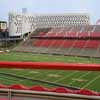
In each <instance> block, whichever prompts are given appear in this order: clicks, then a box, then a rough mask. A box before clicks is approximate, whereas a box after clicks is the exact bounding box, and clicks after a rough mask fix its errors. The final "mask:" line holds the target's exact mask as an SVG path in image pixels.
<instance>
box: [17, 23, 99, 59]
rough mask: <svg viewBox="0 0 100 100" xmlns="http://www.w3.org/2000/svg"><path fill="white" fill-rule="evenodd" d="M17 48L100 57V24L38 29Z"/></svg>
mask: <svg viewBox="0 0 100 100" xmlns="http://www.w3.org/2000/svg"><path fill="white" fill-rule="evenodd" d="M16 48H17V49H15V50H17V51H18V48H20V50H22V51H25V52H26V51H27V52H38V53H51V54H63V55H75V56H89V57H100V55H99V53H100V52H99V49H100V26H99V25H88V26H87V25H84V26H67V27H63V28H61V27H59V28H58V27H57V28H45V29H36V30H35V31H34V32H33V33H32V34H31V35H30V36H29V37H28V39H26V40H25V41H24V42H23V43H22V45H20V46H18V47H16Z"/></svg>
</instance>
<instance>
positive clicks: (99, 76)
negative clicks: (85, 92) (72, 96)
mask: <svg viewBox="0 0 100 100" xmlns="http://www.w3.org/2000/svg"><path fill="white" fill-rule="evenodd" d="M99 78H100V75H98V76H97V77H95V78H94V79H93V80H91V81H90V82H88V83H87V84H85V85H84V86H83V87H82V88H86V87H88V86H89V85H90V84H92V83H93V82H94V81H96V80H97V79H99Z"/></svg>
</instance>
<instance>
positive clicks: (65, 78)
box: [54, 71, 78, 82]
mask: <svg viewBox="0 0 100 100" xmlns="http://www.w3.org/2000/svg"><path fill="white" fill-rule="evenodd" d="M76 73H78V71H76V72H73V73H70V74H68V75H66V76H65V77H63V78H60V79H58V80H56V81H54V82H59V81H61V80H64V79H66V78H68V77H70V76H72V75H74V74H76Z"/></svg>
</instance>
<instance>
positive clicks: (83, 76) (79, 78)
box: [69, 72, 91, 85]
mask: <svg viewBox="0 0 100 100" xmlns="http://www.w3.org/2000/svg"><path fill="white" fill-rule="evenodd" d="M90 73H91V72H87V73H85V74H83V75H81V76H80V77H77V78H78V79H80V78H82V77H84V76H87V75H89V74H90ZM74 82H75V80H73V81H72V82H71V83H69V85H71V84H73V83H74Z"/></svg>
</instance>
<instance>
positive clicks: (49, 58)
mask: <svg viewBox="0 0 100 100" xmlns="http://www.w3.org/2000/svg"><path fill="white" fill-rule="evenodd" d="M0 61H32V62H36V61H37V62H38V61H39V62H65V63H100V59H99V58H98V59H97V58H83V57H72V56H57V55H47V54H45V55H44V54H32V53H18V52H10V53H4V54H0Z"/></svg>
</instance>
